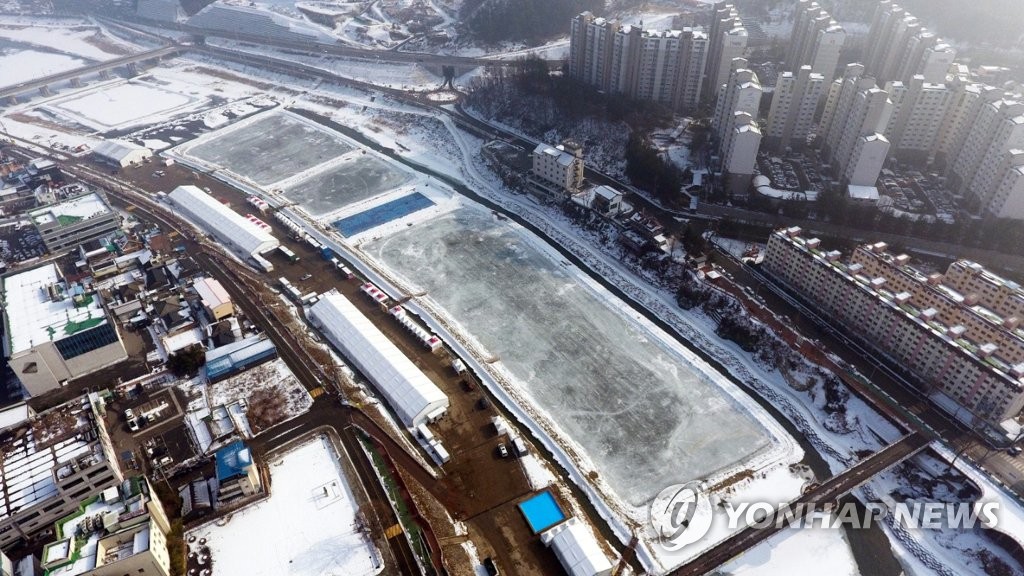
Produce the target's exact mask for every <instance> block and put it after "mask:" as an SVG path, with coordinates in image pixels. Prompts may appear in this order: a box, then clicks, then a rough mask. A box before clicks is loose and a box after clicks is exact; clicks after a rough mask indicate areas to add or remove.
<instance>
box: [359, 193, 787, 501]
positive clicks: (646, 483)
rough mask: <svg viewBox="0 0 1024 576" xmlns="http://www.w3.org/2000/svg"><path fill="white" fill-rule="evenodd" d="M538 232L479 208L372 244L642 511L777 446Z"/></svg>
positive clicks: (368, 248)
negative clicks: (664, 494)
mask: <svg viewBox="0 0 1024 576" xmlns="http://www.w3.org/2000/svg"><path fill="white" fill-rule="evenodd" d="M528 234H529V233H528V232H526V231H523V230H522V229H520V228H517V227H514V226H513V225H511V224H509V223H507V222H503V221H499V220H497V219H495V218H494V217H493V216H491V214H490V213H489V212H488V211H485V210H484V209H482V208H470V207H467V208H461V209H459V210H456V211H455V212H450V213H448V214H445V215H443V216H441V217H439V218H437V219H434V220H431V221H429V222H424V223H421V224H418V225H416V226H414V227H412V228H408V229H403V230H401V231H399V232H397V233H395V234H394V235H391V236H387V237H385V238H383V239H380V240H375V241H372V242H370V243H368V244H365V245H363V249H364V250H365V251H366V252H367V253H368V254H370V255H371V256H373V257H374V258H376V259H377V260H378V261H380V262H382V263H383V264H384V265H385V266H387V267H388V268H389V269H391V270H393V271H395V272H396V273H397V274H399V275H400V276H402V277H403V278H405V279H406V280H407V281H408V282H409V283H410V284H413V285H415V286H417V287H420V288H423V289H425V290H426V291H427V294H428V297H429V298H432V299H433V300H434V301H435V302H436V303H438V304H439V305H440V306H441V307H442V308H444V309H445V310H446V311H447V313H448V314H449V315H450V316H451V317H453V318H455V319H457V321H458V322H459V324H460V325H461V326H462V327H463V328H464V329H465V330H466V331H467V332H468V333H469V334H471V335H472V336H473V337H474V338H475V339H476V340H477V341H479V342H480V343H481V344H482V345H483V346H484V347H485V348H487V350H488V351H489V352H491V353H492V354H494V355H496V356H497V357H498V358H500V360H501V363H502V365H503V366H504V367H506V368H507V369H508V370H509V371H510V372H511V373H512V375H513V376H514V378H515V379H516V381H517V382H516V384H517V385H518V386H520V387H521V388H522V389H523V390H524V391H525V392H526V393H528V394H529V395H530V396H531V397H532V399H533V401H534V402H535V403H536V405H537V406H538V407H540V408H541V409H542V410H543V411H544V412H546V414H547V415H549V416H550V417H551V419H552V420H553V421H554V422H555V423H556V424H557V425H558V426H559V427H560V428H561V429H562V430H563V431H564V432H565V433H566V434H567V435H568V436H569V437H570V438H571V439H572V440H574V441H575V442H576V443H578V444H579V445H581V446H582V448H583V450H584V452H585V453H586V455H587V456H588V457H589V458H590V460H591V461H592V462H593V464H594V466H595V468H596V469H597V470H599V471H600V474H601V476H602V477H603V478H604V480H605V481H606V482H607V483H608V485H610V486H611V488H612V490H613V491H614V492H615V493H616V494H617V495H618V496H619V498H621V499H623V500H624V501H626V502H627V503H629V504H630V505H632V506H636V507H640V506H643V505H645V504H646V503H647V502H648V501H649V500H650V499H651V498H653V497H654V496H655V495H656V494H657V493H658V492H659V491H660V490H661V489H662V488H664V487H666V486H669V485H671V484H676V483H680V482H685V481H688V480H691V479H695V478H701V477H705V476H707V475H709V474H711V473H714V472H716V471H721V470H723V469H725V468H728V467H730V466H732V465H734V464H737V463H739V462H741V461H745V460H746V459H748V458H750V457H751V456H753V455H754V454H755V453H759V452H762V451H764V450H766V449H767V448H768V447H769V446H770V445H771V443H772V440H771V435H770V433H769V432H768V430H767V429H766V428H765V427H764V426H762V425H761V424H760V423H758V422H757V421H756V420H755V419H754V417H753V416H752V415H751V414H750V413H749V412H747V411H746V410H745V409H744V408H742V407H741V406H740V405H739V404H738V402H737V401H736V400H735V399H734V398H732V397H730V396H729V395H728V394H727V393H726V392H725V391H723V390H722V389H720V388H719V387H718V386H717V385H716V384H715V383H713V382H712V381H711V380H710V378H721V376H719V375H717V374H713V373H706V372H703V371H701V370H700V369H698V368H697V367H695V366H694V365H693V364H691V363H690V361H689V360H688V359H687V358H686V357H685V356H684V354H683V352H681V351H679V350H678V349H673V348H671V347H670V346H669V345H668V344H667V343H665V342H664V341H663V340H662V339H661V338H659V337H658V336H656V335H655V334H654V333H653V332H651V331H650V330H649V329H648V328H647V327H646V326H645V325H643V324H641V323H640V322H639V321H637V320H635V319H631V318H629V317H627V316H626V313H625V312H624V311H622V310H620V309H619V308H617V307H616V305H615V304H613V303H612V302H611V298H612V297H611V296H610V295H608V294H607V293H606V292H604V291H603V290H602V289H598V288H594V287H592V286H590V285H589V284H587V283H586V282H585V281H584V280H583V279H581V278H580V276H579V273H578V272H577V271H575V270H573V269H569V268H564V267H563V266H562V265H561V264H560V263H559V262H558V261H557V259H555V258H552V257H551V256H549V255H548V254H547V253H545V252H543V251H542V250H541V249H540V248H539V247H538V246H537V245H534V244H532V243H531V241H530V240H528V239H527V238H528V237H527V235H528ZM709 370H710V369H709ZM728 385H729V386H731V384H728Z"/></svg>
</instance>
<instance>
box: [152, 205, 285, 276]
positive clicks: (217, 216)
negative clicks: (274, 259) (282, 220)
mask: <svg viewBox="0 0 1024 576" xmlns="http://www.w3.org/2000/svg"><path fill="white" fill-rule="evenodd" d="M168 198H169V199H170V201H171V202H173V203H174V206H175V207H176V208H178V209H180V210H181V212H182V213H183V214H184V215H185V216H186V217H188V219H189V220H191V221H192V222H193V223H194V224H197V225H199V226H200V227H202V228H203V230H206V231H207V232H209V233H210V234H213V235H214V236H216V237H217V239H218V240H220V241H222V242H224V243H225V244H227V245H228V246H229V247H230V248H231V249H233V250H234V251H235V252H238V253H239V254H241V255H243V256H246V257H251V258H253V259H255V260H256V261H257V262H260V261H261V260H263V259H262V258H260V254H264V253H266V252H268V251H270V250H273V249H275V248H277V247H278V245H279V244H278V241H277V239H276V238H274V236H273V235H272V234H270V231H269V227H268V226H266V225H265V224H264V225H263V226H260V225H259V224H258V223H256V222H254V221H252V220H251V219H249V218H246V217H245V216H242V215H241V214H239V213H237V212H235V211H234V210H232V209H231V208H229V207H227V206H225V205H224V204H222V203H221V202H220V201H219V200H217V199H216V198H214V197H213V196H210V195H209V194H207V193H206V192H204V191H203V190H201V189H199V188H197V187H195V186H178V187H177V188H175V189H174V191H173V192H171V193H170V195H169V196H168Z"/></svg>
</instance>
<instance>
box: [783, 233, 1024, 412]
mask: <svg viewBox="0 0 1024 576" xmlns="http://www.w3.org/2000/svg"><path fill="white" fill-rule="evenodd" d="M763 267H764V270H765V271H766V272H767V273H768V274H770V275H771V276H772V277H774V278H775V279H776V280H778V281H780V282H781V283H782V284H784V285H785V286H787V287H788V288H789V289H791V290H792V291H794V292H795V293H797V294H799V295H800V296H801V297H802V298H803V299H804V300H806V301H807V302H808V303H810V304H811V305H812V306H814V307H816V308H817V309H818V311H819V313H820V315H821V316H822V317H825V318H830V319H831V322H833V323H835V324H836V325H838V326H839V327H841V328H842V329H844V331H845V332H847V333H848V334H850V335H852V336H854V337H856V338H857V339H859V340H860V341H861V342H862V343H863V344H865V345H867V346H869V347H870V348H872V349H873V350H874V351H875V352H876V353H878V354H880V355H882V356H885V357H887V358H889V359H890V360H891V361H892V362H894V363H895V364H898V365H899V366H901V367H902V368H903V369H904V370H906V371H907V372H908V373H909V374H910V375H911V376H912V377H913V378H914V379H916V380H917V383H918V385H919V386H920V387H921V389H922V390H923V391H926V392H929V393H935V392H941V393H942V395H943V396H945V397H946V398H948V399H950V400H952V401H953V402H955V403H956V404H958V405H959V406H960V407H962V408H963V409H964V410H966V411H969V412H970V413H972V414H974V415H975V416H977V417H979V418H981V419H982V420H984V421H987V422H989V423H992V424H998V423H999V422H1002V421H1004V420H1006V419H1009V418H1013V417H1015V416H1017V415H1018V414H1019V413H1020V411H1021V408H1022V407H1024V330H1022V329H1021V318H1022V317H1024V290H1022V289H1021V287H1020V286H1018V285H1017V284H1015V283H1013V282H1010V281H1008V280H1005V279H1002V278H1000V277H998V276H996V275H995V274H992V273H991V272H988V271H986V270H985V269H984V268H983V267H981V266H980V265H978V264H975V263H972V262H966V261H960V262H955V263H953V264H952V265H950V267H949V269H948V270H947V272H946V274H945V275H941V274H932V275H925V274H923V273H922V272H920V271H918V270H917V269H916V268H914V267H912V266H911V265H910V258H909V257H908V256H906V255H894V254H891V253H890V252H889V251H888V247H887V246H886V245H885V244H884V243H877V244H872V245H868V246H861V247H859V248H857V250H856V251H855V252H854V253H853V255H852V256H851V257H850V258H849V259H848V260H847V261H843V260H842V255H841V254H840V253H839V252H837V251H826V250H824V249H823V248H822V247H821V243H820V241H819V240H818V239H816V238H805V237H804V236H803V235H802V232H801V230H800V229H799V228H788V229H784V230H778V231H776V232H774V233H773V234H772V235H771V238H770V240H769V242H768V248H767V250H766V252H765V258H764V263H763ZM939 398H941V396H939Z"/></svg>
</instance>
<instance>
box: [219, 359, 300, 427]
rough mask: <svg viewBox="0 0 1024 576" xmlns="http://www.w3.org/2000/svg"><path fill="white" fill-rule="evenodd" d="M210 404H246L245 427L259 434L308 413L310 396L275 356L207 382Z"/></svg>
mask: <svg viewBox="0 0 1024 576" xmlns="http://www.w3.org/2000/svg"><path fill="white" fill-rule="evenodd" d="M209 394H210V398H209V401H210V405H211V406H227V405H230V404H232V403H235V402H239V401H240V402H241V403H242V404H243V405H245V406H246V410H245V414H244V417H245V418H246V423H247V424H248V426H247V428H248V429H250V430H251V431H252V432H253V433H254V434H259V433H260V432H263V431H264V430H266V429H268V428H270V427H271V426H276V425H277V424H281V423H282V422H286V421H288V420H291V419H292V418H295V417H297V416H299V415H301V414H303V413H305V412H307V411H308V410H309V409H310V408H311V407H312V406H313V399H312V398H311V397H310V396H309V393H308V392H306V389H305V387H303V385H302V383H301V382H299V380H298V378H296V377H295V375H294V374H292V372H291V370H289V369H288V365H287V364H285V362H284V360H282V359H280V358H278V359H277V360H273V361H270V362H267V363H265V364H260V365H259V366H256V367H255V368H251V369H249V370H246V371H245V372H242V373H241V374H239V375H237V376H232V377H231V378H228V379H226V380H222V381H220V382H217V383H215V384H211V385H210V390H209Z"/></svg>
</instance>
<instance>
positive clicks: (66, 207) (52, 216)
mask: <svg viewBox="0 0 1024 576" xmlns="http://www.w3.org/2000/svg"><path fill="white" fill-rule="evenodd" d="M109 213H110V207H109V206H107V203H106V202H104V201H103V199H102V198H100V196H99V194H96V193H95V192H93V193H91V194H85V195H82V196H78V197H75V198H72V199H70V200H66V201H64V202H61V203H59V204H51V205H50V206H46V207H44V208H40V209H38V210H33V211H32V212H30V213H29V216H30V217H31V218H32V221H33V222H35V223H36V225H39V226H47V225H50V224H54V223H56V224H58V225H60V226H70V225H72V224H77V223H78V222H81V221H82V220H88V219H89V218H95V217H96V216H101V215H104V214H109Z"/></svg>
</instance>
